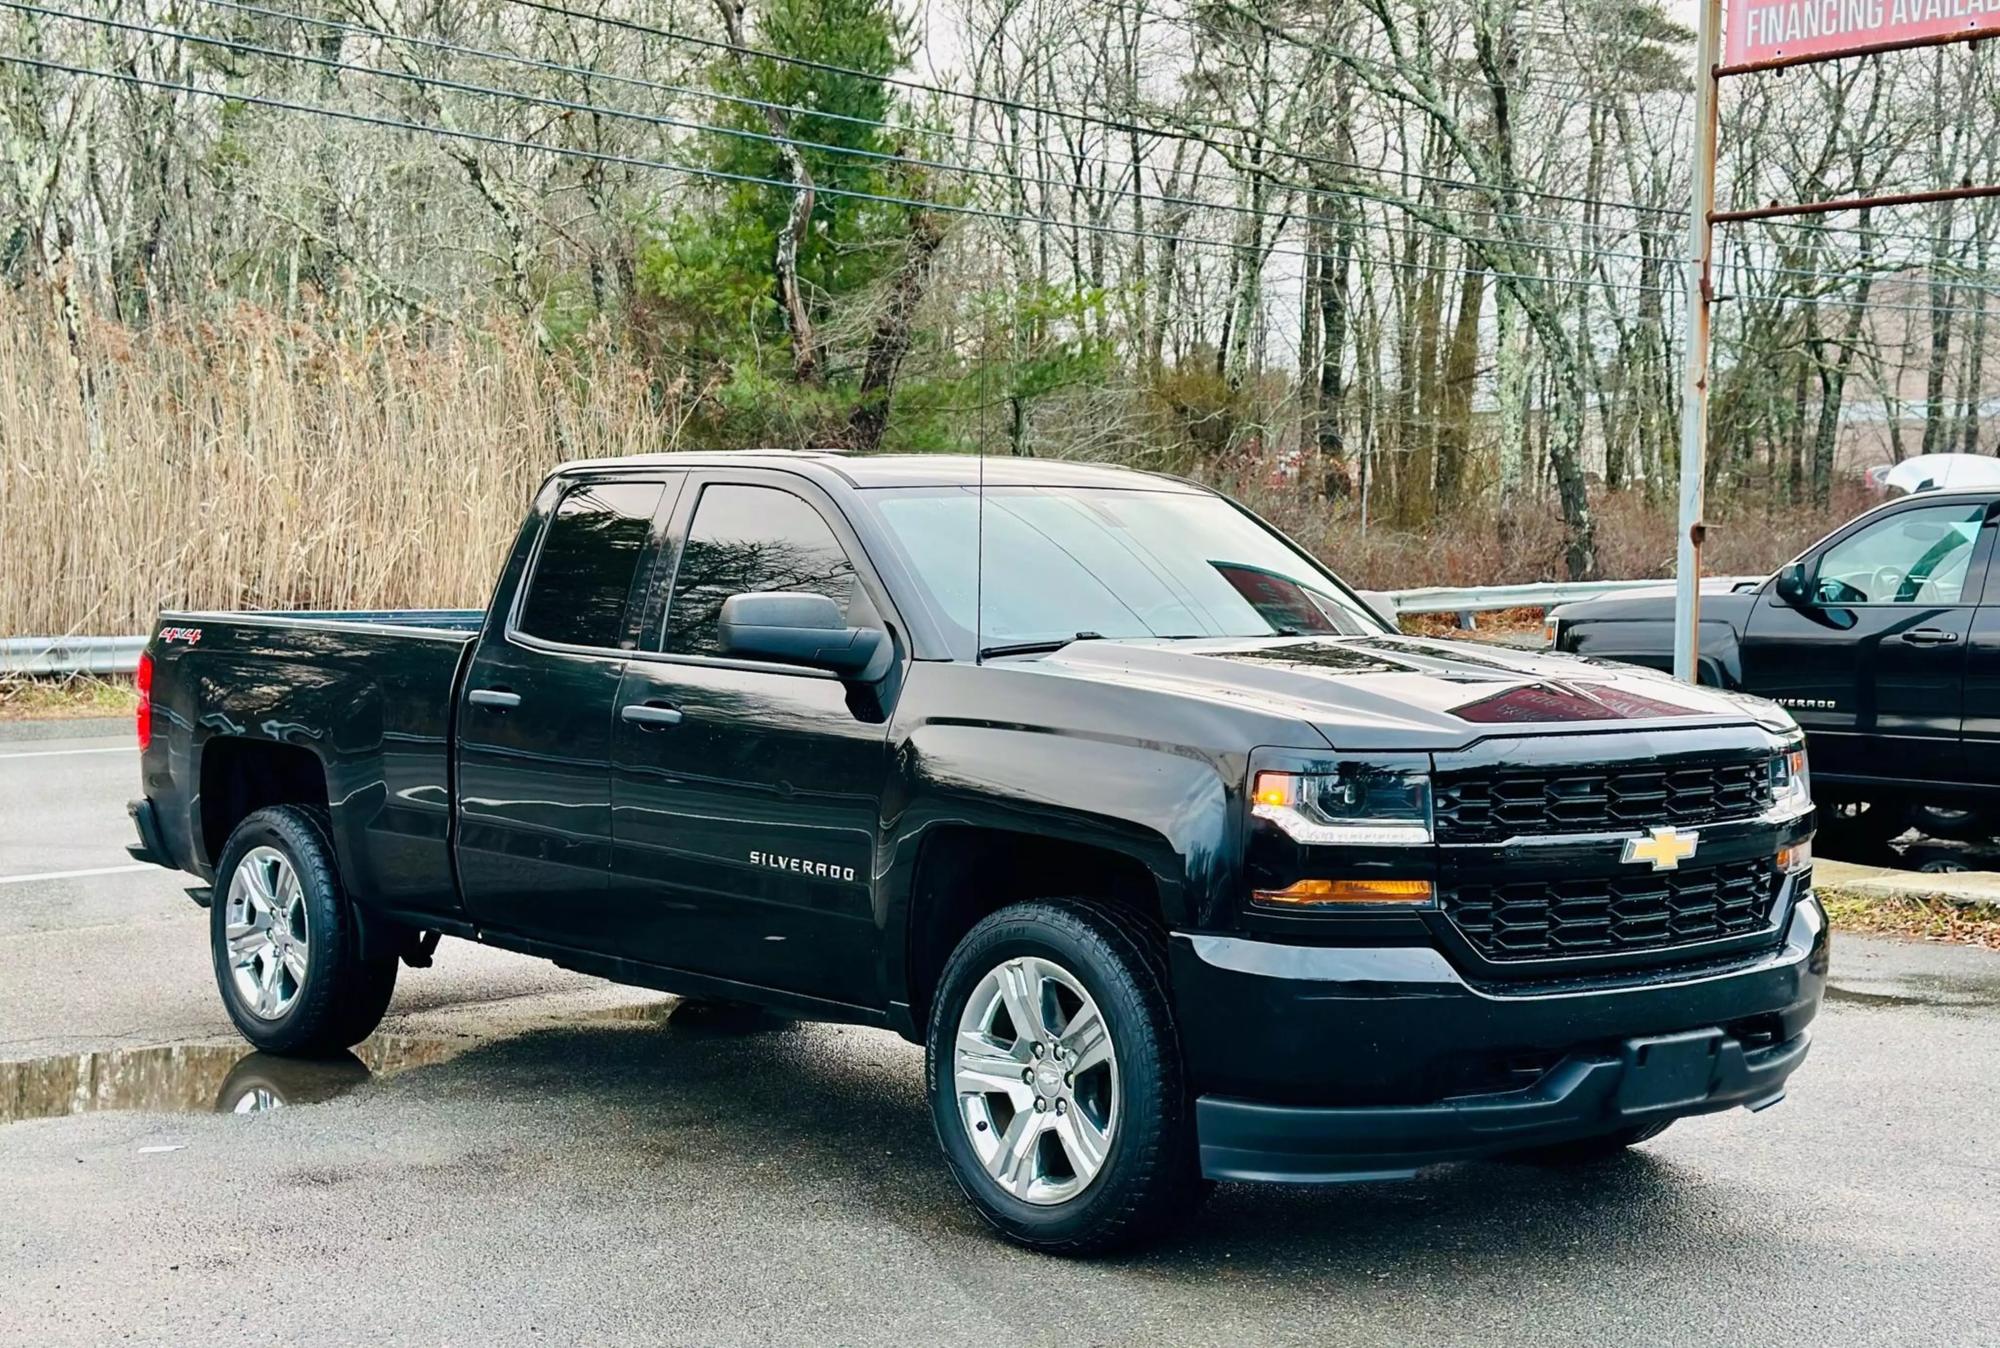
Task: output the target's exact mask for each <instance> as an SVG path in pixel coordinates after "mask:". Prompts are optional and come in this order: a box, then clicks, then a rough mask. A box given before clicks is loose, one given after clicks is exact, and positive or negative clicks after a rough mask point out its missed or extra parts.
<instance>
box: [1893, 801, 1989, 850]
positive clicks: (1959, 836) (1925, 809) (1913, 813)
mask: <svg viewBox="0 0 2000 1348" xmlns="http://www.w3.org/2000/svg"><path fill="white" fill-rule="evenodd" d="M1910 822H1911V823H1912V824H1914V825H1915V826H1916V829H1917V832H1919V833H1922V834H1924V835H1925V836H1927V837H1931V838H1948V839H1950V840H1952V841H1953V842H1983V841H1985V840H1986V839H1988V838H1990V837H1992V836H1993V835H1994V834H1995V833H1996V832H2000V816H1996V815H1995V814H1994V812H1993V811H1991V810H1984V809H1977V808H1973V809H1965V808H1961V807H1958V806H1951V805H1916V806H1912V807H1911V809H1910Z"/></svg>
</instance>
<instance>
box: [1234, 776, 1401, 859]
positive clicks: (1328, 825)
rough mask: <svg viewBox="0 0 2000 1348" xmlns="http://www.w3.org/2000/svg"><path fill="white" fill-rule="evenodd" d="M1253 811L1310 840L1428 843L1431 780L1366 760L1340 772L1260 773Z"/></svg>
mask: <svg viewBox="0 0 2000 1348" xmlns="http://www.w3.org/2000/svg"><path fill="white" fill-rule="evenodd" d="M1250 812H1251V813H1252V814H1254V815H1255V816H1256V817H1257V818H1259V819H1264V820H1268V821H1270V822H1271V823H1273V824H1276V825H1277V826H1278V827H1279V828H1280V829H1281V830H1283V831H1284V833H1285V834H1286V836H1288V837H1290V838H1291V839H1292V840H1293V841H1294V842H1302V843H1306V844H1308V845H1318V844H1323V843H1358V844H1362V845H1369V844H1374V845H1395V844H1399V843H1427V842H1429V841H1430V840H1431V782H1430V778H1429V777H1427V776H1425V775H1424V774H1423V773H1421V772H1409V771H1405V770H1404V769H1401V768H1384V767H1375V766H1371V765H1369V764H1365V763H1343V764H1342V765H1341V766H1340V768H1339V769H1338V770H1337V771H1335V772H1315V773H1299V772H1260V773H1258V774H1257V780H1256V781H1255V782H1254V783H1253V784H1252V790H1251V808H1250Z"/></svg>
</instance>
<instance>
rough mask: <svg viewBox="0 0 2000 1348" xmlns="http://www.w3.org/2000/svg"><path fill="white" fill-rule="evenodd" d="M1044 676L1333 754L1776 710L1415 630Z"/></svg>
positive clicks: (1153, 653) (1110, 645) (1112, 651)
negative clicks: (1249, 710)
mask: <svg viewBox="0 0 2000 1348" xmlns="http://www.w3.org/2000/svg"><path fill="white" fill-rule="evenodd" d="M1032 663H1033V664H1034V666H1035V667H1036V668H1037V669H1039V670H1041V671H1044V672H1046V673H1048V674H1051V675H1056V676H1060V677H1065V678H1075V679H1087V680H1091V681H1093V682H1103V683H1108V684H1115V685H1117V686H1119V687H1123V688H1146V689H1150V690H1153V691H1157V692H1167V693H1174V694H1178V695H1182V696H1187V697H1194V698H1200V699H1203V700H1206V701H1211V702H1217V703H1224V704H1234V705H1238V706H1246V707H1254V708H1255V709H1256V710H1258V711H1260V712H1263V713H1266V714H1273V715H1283V716H1289V717H1292V718H1295V719H1297V720H1300V721H1303V722H1305V723H1306V724H1308V725H1310V726H1312V727H1314V728H1315V729H1316V730H1318V731H1319V733H1320V734H1321V735H1323V736H1324V737H1325V738H1326V740H1327V742H1328V744H1329V745H1331V746H1332V747H1334V748H1337V749H1355V750H1363V749H1426V750H1432V751H1441V750H1448V749H1453V748H1458V747H1461V746H1464V745H1467V744H1470V743H1472V742H1474V741H1477V740H1481V739H1486V738H1489V737H1491V736H1494V735H1516V734H1574V733H1578V732H1588V731H1594V730H1595V731H1605V730H1620V731H1630V730H1673V729H1680V728H1687V729H1693V728H1696V727H1702V726H1713V725H1717V724H1725V725H1749V724H1758V725H1762V726H1763V727H1764V728H1765V729H1768V730H1772V731H1777V732H1784V731H1788V730H1790V729H1792V728H1793V725H1792V721H1791V718H1790V717H1789V716H1788V715H1787V714H1786V713H1785V712H1784V711H1783V710H1782V709H1781V708H1779V707H1777V706H1775V705H1773V704H1770V703H1766V702H1762V701H1759V700H1757V699H1755V698H1748V697H1744V696H1742V695H1740V694H1736V693H1731V692H1725V691H1722V690H1720V689H1715V688H1696V687H1691V686H1690V685H1688V684H1684V683H1679V682H1676V681H1675V680H1673V679H1670V678H1668V677H1666V676H1665V675H1662V674H1656V673H1654V672H1652V671H1650V670H1643V669H1637V668H1634V667H1632V666H1629V665H1617V664H1608V663H1601V662H1597V661H1593V660H1588V659H1585V658H1582V657H1578V656H1573V655H1560V654H1555V653H1552V652H1539V651H1519V650H1511V649H1508V648H1507V647H1503V646H1489V645H1481V644H1475V643H1471V642H1461V641H1439V640H1432V639H1427V638H1422V637H1398V636H1367V637H1308V638H1283V637H1281V638H1272V639H1248V640H1244V639H1233V640H1207V641H1172V642H1149V641H1101V640H1092V641H1078V642H1074V643H1072V644H1070V645H1069V646H1066V647H1064V648H1063V649H1062V650H1060V651H1058V652H1055V653H1053V654H1050V655H1047V656H1043V657H1041V658H1039V659H1037V660H1035V661H1033V662H1032Z"/></svg>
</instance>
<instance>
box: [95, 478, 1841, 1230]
mask: <svg viewBox="0 0 2000 1348" xmlns="http://www.w3.org/2000/svg"><path fill="white" fill-rule="evenodd" d="M160 624H161V625H160V627H159V629H158V632H157V633H156V635H155V636H154V638H153V639H152V641H151V644H150V647H149V649H148V651H147V654H146V660H145V663H144V664H143V665H142V668H141V675H140V684H141V687H142V689H143V690H144V697H143V700H142V702H141V706H140V710H139V735H140V740H141V743H142V745H143V778H144V791H145V795H144V798H143V799H140V800H137V801H135V802H134V803H133V805H132V813H133V816H134V819H135V821H136V823H137V826H138V832H139V835H140V842H139V843H138V845H137V846H136V848H135V851H136V852H137V853H138V854H140V855H144V856H147V857H150V858H154V859H157V860H159V861H161V862H162V863H163V864H166V865H168V866H172V867H176V868H179V869H183V870H187V871H191V872H193V873H194V874H195V875H196V876H198V877H200V878H201V880H202V881H204V882H205V883H206V888H202V887H199V886H198V887H197V888H196V889H195V890H194V891H193V892H194V893H195V894H196V895H197V896H198V899H205V901H206V902H207V904H208V908H209V914H208V916H209V942H210V945H211V948H212V954H213V964H214V970H215V979H216V984H217V986H218V988H219V989H220V991H221V995H222V1000H223V1002H224V1004H225V1005H226V1006H227V1008H228V1011H229V1014H230V1016H231V1017H232V1018H233V1020H234V1022H235V1023H236V1025H237V1026H238V1027H239V1028H240V1029H241V1031H242V1033H243V1035H244V1037H245V1038H247V1039H248V1040H249V1041H250V1042H251V1043H253V1044H255V1045H256V1046H257V1047H259V1048H261V1049H264V1050H267V1051H270V1052H275V1053H288V1054H301V1055H304V1054H320V1053H327V1052H332V1051H338V1050H339V1049H341V1048H343V1047H344V1046H347V1045H349V1044H352V1043H354V1042H356V1041H357V1040H359V1039H360V1038H362V1037H363V1036H365V1035H367V1034H368V1033H369V1032H370V1030H371V1029H372V1028H373V1027H374V1026H375V1025H376V1023H377V1022H378V1021H379V1019H380V1018H381V1016H382V1015H383V1012H384V1009H385V1007H386V1006H387V1004H388V1002H389V999H390V996H391V993H392V991H393V989H394V986H395V982H396V977H397V972H398V966H399V965H400V964H407V965H413V966H419V967H421V966H422V965H424V964H426V963H427V962H428V960H429V957H430V953H431V951H432V949H433V948H434V947H435V945H436V943H437V941H438V940H439V939H440V938H441V937H446V936H448V937H456V938H460V939H464V940H469V941H480V942H484V943H487V944H489V945H493V946H499V947H503V948H506V949H509V950H514V951H521V952H525V953H528V954H530V955H535V956H540V957H543V958H546V959H549V960H552V961H554V962H555V963H557V964H559V965H562V966H564V967H565V968H569V969H575V970H581V971H585V972H587V973H590V974H594V975H599V976H602V977H604V978H607V979H611V980H614V981H617V982H620V983H627V984H634V985H639V986H643V987H648V988H656V989H663V990H667V991H670V992H674V993H678V994H681V995H683V996H687V997H691V998H696V999H719V1000H727V1001H748V1002H754V1003H758V1004H762V1005H765V1006H768V1007H772V1008H776V1009H778V1010H780V1011H782V1012H786V1013H790V1014H793V1015H795V1016H799V1017H805V1018H813V1019H819V1020H826V1021H839V1022H849V1023H853V1024H859V1025H866V1026H881V1027H887V1028H889V1029H892V1030H894V1031H896V1032H898V1033H900V1034H902V1035H903V1036H905V1037H907V1038H909V1039H911V1040H913V1041H916V1042H919V1043H921V1044H922V1045H923V1046H924V1048H925V1064H926V1066H925V1083H926V1090H927V1093H928V1099H929V1108H930V1112H931V1114H932V1118H933V1122H934V1124H935V1127H936V1132H937V1137H938V1141H939V1142H940V1144H941V1145H942V1148H943V1152H944V1159H945V1161H946V1163H947V1165H948V1167H949V1169H950V1172H951V1174H952V1175H953V1176H954V1177H955V1179H956V1181H957V1183H958V1184H959V1186H960V1187H961V1188H962V1189H963V1191H964V1193H965V1195H966V1196H967V1197H968V1198H969V1199H970V1201H971V1202H972V1204H974V1205H975V1206H976V1208H977V1210H978V1211H979V1212H980V1213H981V1214H983V1215H984V1217H985V1218H986V1219H987V1220H988V1221H989V1222H991V1223H992V1224H993V1225H994V1226H995V1227H996V1228H998V1229H999V1230H1000V1231H1001V1232H1003V1233H1004V1234H1005V1235H1007V1236H1008V1237H1011V1238H1012V1239H1014V1240H1016V1241H1019V1242H1021V1243H1023V1244H1026V1245H1029V1246H1031V1247H1034V1248H1038V1249H1043V1250H1049V1251H1055V1252H1063V1253H1082V1252H1086V1251H1091V1250H1097V1249H1102V1248H1105V1247H1108V1246H1111V1245H1114V1244H1117V1243H1119V1242H1124V1241H1131V1240H1134V1239H1138V1238H1142V1237H1146V1236H1150V1235H1152V1234H1154V1233H1157V1232H1160V1231H1162V1230H1164V1229H1167V1227H1168V1225H1169V1224H1170V1222H1171V1221H1172V1219H1175V1218H1177V1217H1179V1216H1181V1215H1183V1214H1186V1213H1188V1212H1189V1211H1191V1209H1192V1208H1193V1207H1194V1205H1195V1203H1196V1201H1197V1200H1198V1199H1199V1198H1200V1196H1201V1195H1202V1194H1203V1193H1204V1192H1205V1190H1206V1189H1207V1188H1208V1187H1209V1186H1208V1184H1207V1181H1216V1180H1251V1181H1280V1182H1301V1183H1323V1182H1332V1181H1339V1180H1350V1179H1357V1178H1380V1177H1384V1176H1401V1175H1408V1174H1410V1173H1413V1172H1414V1171H1415V1170H1417V1169H1418V1168H1419V1167H1422V1166H1427V1165H1431V1164H1434V1163H1437V1162H1444V1161H1455V1160H1463V1159H1469V1158H1476V1157H1484V1156H1489V1155H1494V1154H1497V1153H1526V1154H1530V1155H1533V1156H1535V1157H1538V1158H1541V1159H1543V1160H1547V1161H1556V1162H1559V1161H1564V1160H1575V1159H1578V1158H1589V1157H1602V1156H1605V1155H1609V1154H1611V1153H1614V1152H1616V1151H1617V1150H1619V1149H1621V1148H1624V1147H1627V1146H1630V1145H1632V1144H1634V1143H1636V1142H1639V1141H1642V1140H1644V1139H1646V1138H1649V1137H1651V1136H1653V1135H1654V1134H1656V1133H1658V1132H1659V1131H1660V1130H1661V1129H1663V1128H1665V1127H1666V1126H1667V1125H1668V1124H1669V1123H1671V1122H1673V1121H1674V1120H1676V1119H1679V1118H1682V1117H1683V1116H1687V1115H1693V1114H1701V1113H1706V1112H1712V1111H1718V1110H1725V1109H1730V1108H1733V1107H1736V1106H1747V1107H1748V1108H1750V1109H1753V1110H1757V1109H1762V1108H1764V1107H1765V1106H1767V1105H1770V1104H1772V1103H1774V1102H1775V1101H1777V1100H1778V1099H1779V1098H1780V1097H1781V1096H1782V1095H1783V1094H1784V1091H1785V1088H1786V1081H1787V1078H1789V1077H1790V1076H1791V1074H1792V1072H1793V1070H1794V1069H1795V1068H1797V1067H1798V1066H1799V1064H1800V1062H1801V1061H1802V1060H1803V1058H1804V1057H1805V1054H1806V1048H1807V1038H1808V1030H1807V1025H1808V1022H1810V1021H1811V1020H1812V1019H1813V1016H1814V1014H1815V1012H1816V1011H1817V1009H1818V1006H1819V1002H1820V997H1821V993H1822V991H1823V988H1824V983H1825V978H1826V971H1827V949H1828V947H1827V939H1828V938H1827V922H1826V918H1825V915H1824V913H1823V912H1822V911H1821V908H1820V906H1819V904H1818V902H1817V901H1816V900H1815V898H1814V897H1813V895H1812V892H1811V883H1810V877H1811V871H1810V857H1811V847H1810V843H1811V835H1812V832H1813V826H1814V812H1813V807H1812V804H1811V799H1810V795H1809V790H1808V780H1807V768H1806V762H1805V758H1804V754H1803V752H1802V749H1801V742H1800V736H1799V732H1798V729H1797V727H1796V726H1795V724H1794V723H1793V721H1792V719H1791V718H1790V717H1789V716H1788V715H1786V713H1785V712H1784V711H1783V710H1781V709H1780V708H1778V707H1776V706H1774V705H1772V704H1770V703H1765V702H1758V701H1754V700H1751V699H1748V698H1744V697H1741V696H1738V695H1735V694H1732V693H1728V692H1723V691H1716V690H1709V689H1701V688H1696V687H1691V686H1686V685H1682V684H1677V683H1674V682H1672V681H1671V680H1669V679H1666V678H1664V677H1661V676H1659V675H1656V674H1652V673H1648V672H1645V671H1638V670H1627V669H1619V668H1611V667H1603V666H1598V665H1594V664H1591V663H1589V662H1586V661H1583V660H1579V659H1575V658H1571V657H1565V656H1549V655H1545V654H1533V653H1526V652H1515V651H1507V650H1502V649H1497V648H1487V647H1481V646H1471V645H1457V644H1453V643H1449V642H1444V641H1432V640H1420V639H1415V638H1411V637H1405V636H1401V635H1398V634H1397V633H1396V632H1395V631H1394V630H1392V629H1391V628H1390V627H1389V626H1388V625H1387V624H1386V623H1385V622H1384V621H1383V620H1382V619H1381V618H1379V617H1377V616H1376V615H1375V614H1374V613H1372V612H1371V611H1370V610H1369V609H1368V608H1367V607H1366V606H1365V605H1364V604H1363V603H1362V602H1361V601H1360V600H1359V599H1358V598H1357V597H1356V596H1355V595H1354V593H1353V592H1352V591H1350V590H1349V589H1348V588H1347V587H1345V586H1344V585H1343V584H1342V583H1341V582H1340V581H1339V580H1338V579H1337V578H1336V577H1335V576H1333V575H1332V574H1331V573H1329V572H1328V571H1327V570H1326V569H1325V568H1324V567H1323V566H1321V565H1320V564H1319V563H1318V562H1317V561H1315V560H1314V559H1313V557H1312V556H1311V555H1310V554H1308V553H1307V552H1305V551H1304V550H1303V549H1301V548H1299V547H1298V546H1296V545H1295V544H1293V543H1292V542H1290V541H1288V540H1287V539H1286V538H1285V537H1284V536H1283V535H1281V534H1280V533H1278V532H1277V531H1275V530H1273V529H1272V528H1270V527H1269V526H1268V525H1266V524H1264V523H1263V522H1262V521H1260V520H1259V519H1257V518H1256V517H1255V516H1254V515H1252V514H1250V513H1249V512H1247V511H1245V510H1244V509H1242V508H1241V507H1239V506H1237V505H1235V504H1233V503H1231V502H1230V501H1228V500H1227V499H1225V498H1223V497H1221V496H1218V495H1216V494H1214V493H1212V492H1210V491H1207V490H1205V489H1202V488H1200V487H1197V486H1194V485H1190V484H1188V483H1186V482H1182V481H1179V480H1175V479H1172V478H1168V477H1162V476H1155V475H1151V474H1145V473H1139V472H1134V471H1128V470H1121V469H1113V468H1107V467H1099V466H1090V465H1081V464H1066V463H1054V462H1044V461H1039V460H1033V459H1008V460H989V461H986V462H984V463H982V462H979V461H978V460H975V459H970V458H956V457H941V456H911V457H883V458H846V457H841V456H837V455H832V454H801V453H777V452H770V453H743V454H731V455H723V454H717V455H671V456H655V457H645V458H635V459H628V460H616V461H593V462H587V463H578V464H572V465H568V466H565V467H563V468H561V469H559V470H557V471H556V472H555V473H554V474H553V475H552V476H551V477H550V478H549V479H548V480H547V482H546V483H545V484H544V486H543V487H542V489H541V491H540V493H539V495H538V496H537V497H536V498H535V501H534V503H533V507H532V510H531V511H530V513H529V515H528V518H527V521H526V523H525V524H524V525H523V526H522V529H521V531H520V534H519V537H518V539H517V540H516V542H515V544H514V546H513V549H512V551H511V553H510V554H509V556H508V558H507V560H506V563H505V566H504V568H503V569H502V571H501V574H500V578H499V584H498V586H497V588H496V589H495V590H494V593H493V598H492V602H491V604H490V605H489V607H488V608H487V610H486V611H485V612H483V613H480V612H470V611H468V612H427V613H391V614H379V613H378V614H339V613H323V614H279V613H168V614H164V615H162V617H161V620H160Z"/></svg>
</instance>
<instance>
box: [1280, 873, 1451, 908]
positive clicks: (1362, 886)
mask: <svg viewBox="0 0 2000 1348" xmlns="http://www.w3.org/2000/svg"><path fill="white" fill-rule="evenodd" d="M1255 897H1256V900H1257V902H1259V903H1269V904H1277V905H1280V906H1282V907H1286V908H1316V907H1322V906H1327V907H1331V906H1335V905H1339V904H1345V903H1401V904H1414V903H1429V902H1430V901H1431V882H1430V881H1428V880H1299V881H1295V882H1294V883H1292V884H1289V885H1286V886H1285V887H1284V888H1283V889H1260V890H1257V891H1255Z"/></svg>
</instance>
